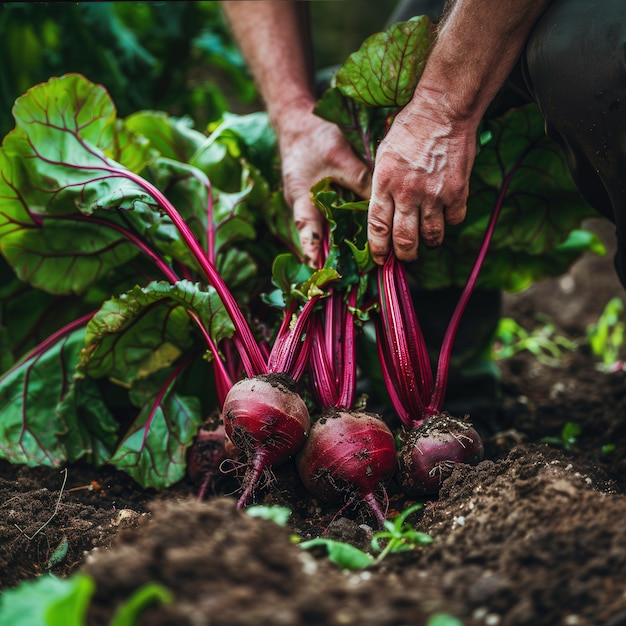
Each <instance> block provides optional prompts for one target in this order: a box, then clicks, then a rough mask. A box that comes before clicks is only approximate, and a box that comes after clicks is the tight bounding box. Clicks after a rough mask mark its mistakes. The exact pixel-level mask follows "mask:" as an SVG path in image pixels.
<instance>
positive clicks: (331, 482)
mask: <svg viewBox="0 0 626 626" xmlns="http://www.w3.org/2000/svg"><path fill="white" fill-rule="evenodd" d="M395 457H396V448H395V441H394V438H393V435H392V433H391V431H390V430H389V428H388V427H387V425H386V424H385V422H383V420H382V419H381V418H380V417H378V416H376V415H373V414H371V413H363V412H359V413H356V412H350V411H344V410H336V409H329V410H327V411H325V412H324V413H323V414H322V416H321V417H320V418H319V419H318V420H317V421H316V422H315V423H314V424H313V426H312V427H311V433H310V435H309V438H308V440H307V442H306V445H305V446H304V448H303V449H302V451H301V453H300V454H299V455H298V458H297V467H298V473H299V474H300V478H301V479H302V482H303V483H304V485H305V487H306V488H307V489H308V490H309V491H310V492H311V493H312V494H314V495H315V496H317V497H319V498H321V499H322V500H325V501H327V502H337V501H340V500H342V499H343V500H344V501H349V500H351V499H354V498H358V499H359V500H362V501H364V502H366V503H367V504H368V505H369V506H370V507H371V509H372V510H373V511H374V514H375V515H376V517H377V518H378V520H379V522H380V523H381V524H382V523H383V522H384V520H385V515H384V513H383V512H382V511H381V508H380V506H379V504H378V502H377V500H376V497H375V494H376V492H378V491H380V490H381V489H382V490H384V487H385V485H386V484H387V483H388V482H389V481H390V480H391V478H392V477H393V474H394V471H395V468H396V458H395Z"/></svg>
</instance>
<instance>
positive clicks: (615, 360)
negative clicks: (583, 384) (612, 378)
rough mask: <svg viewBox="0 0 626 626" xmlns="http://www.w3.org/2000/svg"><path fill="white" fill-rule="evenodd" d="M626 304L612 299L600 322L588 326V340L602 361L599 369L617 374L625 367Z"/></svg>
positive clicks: (599, 319)
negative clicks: (625, 307) (622, 357)
mask: <svg viewBox="0 0 626 626" xmlns="http://www.w3.org/2000/svg"><path fill="white" fill-rule="evenodd" d="M623 314H624V302H623V301H622V299H621V298H617V297H616V298H611V299H610V300H609V301H608V302H607V304H606V306H605V307H604V310H603V311H602V313H601V315H600V317H599V318H598V321H597V322H596V323H595V324H591V325H589V326H587V340H588V341H589V346H590V348H591V351H592V352H593V354H595V355H596V356H597V357H600V358H601V359H602V363H599V364H598V369H599V370H601V371H604V372H615V371H617V370H619V369H621V368H622V367H623V362H622V360H621V359H620V352H621V349H622V345H623V344H624V321H623Z"/></svg>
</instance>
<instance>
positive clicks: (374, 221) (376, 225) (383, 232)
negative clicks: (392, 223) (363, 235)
mask: <svg viewBox="0 0 626 626" xmlns="http://www.w3.org/2000/svg"><path fill="white" fill-rule="evenodd" d="M367 228H368V232H369V234H370V235H374V236H375V237H388V236H389V232H390V230H389V224H387V223H386V222H384V221H382V220H381V219H380V218H379V217H377V216H375V215H370V216H369V217H368V220H367Z"/></svg>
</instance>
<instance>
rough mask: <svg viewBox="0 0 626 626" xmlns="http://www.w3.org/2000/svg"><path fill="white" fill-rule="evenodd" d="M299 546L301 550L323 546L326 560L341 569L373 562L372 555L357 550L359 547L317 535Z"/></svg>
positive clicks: (363, 565)
mask: <svg viewBox="0 0 626 626" xmlns="http://www.w3.org/2000/svg"><path fill="white" fill-rule="evenodd" d="M300 547H301V548H302V549H303V550H313V549H314V548H323V549H324V550H325V551H326V555H327V556H328V560H329V561H332V562H333V563H334V564H335V565H337V566H338V567H340V568H341V569H342V570H361V569H365V568H366V567H368V566H369V565H371V564H372V563H374V557H373V556H372V555H371V554H368V553H367V552H363V550H359V548H357V547H356V546H353V545H351V544H349V543H345V542H343V541H335V540H334V539H326V538H324V537H317V538H315V539H310V540H309V541H303V542H302V543H301V544H300Z"/></svg>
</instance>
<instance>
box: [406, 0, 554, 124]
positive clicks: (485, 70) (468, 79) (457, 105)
mask: <svg viewBox="0 0 626 626" xmlns="http://www.w3.org/2000/svg"><path fill="white" fill-rule="evenodd" d="M549 4H550V0H498V1H497V2H490V1H488V0H455V1H453V2H451V3H450V5H449V8H448V11H447V13H446V15H445V17H444V19H443V21H442V24H441V26H440V29H439V33H438V36H437V40H436V42H435V45H434V47H433V50H432V52H431V55H430V58H429V60H428V63H427V64H426V67H425V70H424V74H423V76H422V78H421V80H420V83H419V85H418V89H417V90H416V97H418V98H419V97H427V98H428V97H432V98H435V99H436V100H437V101H438V102H440V103H442V104H443V105H444V106H445V107H446V108H447V109H448V110H447V114H448V116H449V117H450V118H451V119H455V120H458V121H465V120H467V121H469V122H471V123H474V124H476V125H477V124H478V123H479V121H480V118H481V117H482V115H483V114H484V112H485V111H486V109H487V107H488V106H489V104H490V102H491V101H492V100H493V98H494V97H495V95H496V94H497V92H498V91H499V89H500V88H501V86H502V84H503V83H504V81H505V80H506V78H507V76H508V75H509V73H510V71H511V70H512V69H513V66H514V65H515V63H516V62H517V60H518V58H519V56H520V54H521V52H522V50H523V47H524V43H525V41H526V39H527V37H528V35H529V34H530V31H531V30H532V28H533V26H534V24H535V23H536V21H537V20H538V18H539V17H540V15H541V14H542V13H543V11H544V10H545V9H546V7H547V6H548V5H549Z"/></svg>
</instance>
